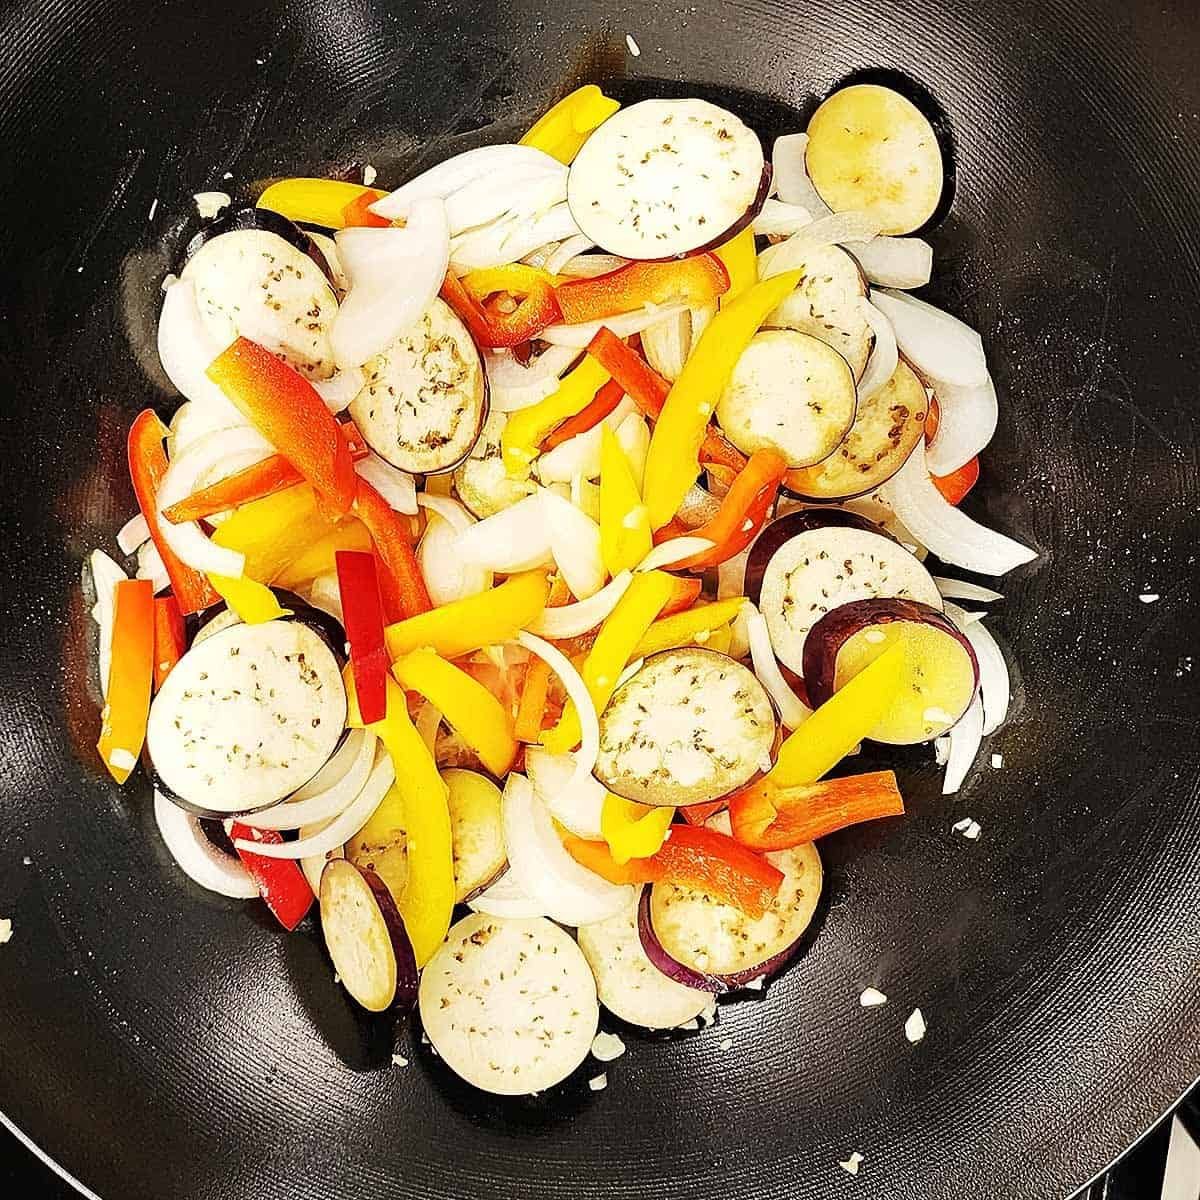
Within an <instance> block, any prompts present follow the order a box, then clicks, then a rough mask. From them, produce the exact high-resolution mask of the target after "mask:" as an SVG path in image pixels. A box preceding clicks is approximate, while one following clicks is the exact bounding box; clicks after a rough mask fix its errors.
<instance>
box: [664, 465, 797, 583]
mask: <svg viewBox="0 0 1200 1200" xmlns="http://www.w3.org/2000/svg"><path fill="white" fill-rule="evenodd" d="M787 466H788V465H787V461H786V460H785V459H784V457H783V455H781V454H778V453H777V452H776V451H774V450H756V451H755V452H754V453H753V454H752V455H751V456H750V461H749V462H748V463H747V464H746V467H745V469H744V470H743V471H741V472H740V473H739V474H738V476H737V478H736V479H735V480H734V481H733V486H732V487H731V488H730V489H729V491H728V492H726V493H725V497H724V499H723V500H722V501H721V507H720V508H719V509H718V510H717V514H716V516H714V517H713V518H712V520H711V521H706V522H705V523H704V524H703V525H701V526H700V527H699V529H694V530H692V534H693V536H695V537H701V538H707V539H708V540H709V541H710V542H712V543H713V548H712V549H711V550H704V551H702V552H701V553H699V554H693V555H692V557H691V558H685V559H684V560H683V561H682V562H678V563H676V564H675V569H676V570H683V571H702V570H704V569H705V568H706V567H715V566H716V565H717V564H718V563H723V562H725V561H727V560H728V559H731V558H733V556H734V555H735V554H740V553H741V552H742V551H743V550H745V548H746V547H747V546H748V545H750V543H751V542H752V541H753V540H754V538H755V537H756V536H757V534H758V531H759V530H760V529H761V528H762V527H763V522H764V521H766V519H767V514H768V513H769V512H770V511H771V505H772V504H774V503H775V497H776V495H777V494H778V492H779V482H780V480H781V479H783V477H784V475H786V474H787Z"/></svg>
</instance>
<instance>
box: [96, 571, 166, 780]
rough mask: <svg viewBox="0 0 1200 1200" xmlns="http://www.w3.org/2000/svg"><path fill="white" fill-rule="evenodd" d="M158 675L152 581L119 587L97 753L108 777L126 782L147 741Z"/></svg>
mask: <svg viewBox="0 0 1200 1200" xmlns="http://www.w3.org/2000/svg"><path fill="white" fill-rule="evenodd" d="M153 676H154V586H153V585H152V584H151V582H150V581H149V580H148V579H126V580H123V581H122V582H120V583H118V584H117V588H116V611H115V614H114V616H113V634H112V665H111V666H110V667H109V670H108V694H107V696H106V697H105V702H104V709H103V712H102V713H101V725H100V740H99V741H98V742H97V743H96V749H97V750H99V751H100V757H101V759H102V760H103V762H104V765H105V767H107V768H108V773H109V774H110V775H111V776H112V777H113V778H114V779H115V780H116V781H117V782H118V783H124V782H125V780H127V779H128V778H129V776H130V774H131V772H132V771H133V768H134V767H136V766H137V760H138V755H139V754H141V752H142V743H143V742H144V741H145V740H146V719H147V717H148V716H149V713H150V684H151V681H152V679H153Z"/></svg>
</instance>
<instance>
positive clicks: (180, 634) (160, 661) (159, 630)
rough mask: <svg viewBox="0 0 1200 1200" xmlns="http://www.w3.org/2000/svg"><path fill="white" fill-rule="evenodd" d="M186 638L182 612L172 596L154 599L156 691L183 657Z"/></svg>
mask: <svg viewBox="0 0 1200 1200" xmlns="http://www.w3.org/2000/svg"><path fill="white" fill-rule="evenodd" d="M186 645H187V640H186V637H185V635H184V631H183V613H181V612H180V611H179V603H178V601H177V600H176V599H175V597H174V596H156V597H155V599H154V690H155V691H156V692H157V691H158V689H159V688H160V687H162V685H163V680H164V679H166V677H167V676H168V675H169V674H170V673H171V668H172V667H174V666H175V664H176V663H177V662H178V661H179V660H180V659H181V658H182V657H183V651H184V649H185V647H186Z"/></svg>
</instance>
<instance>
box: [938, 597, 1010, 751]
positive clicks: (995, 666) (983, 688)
mask: <svg viewBox="0 0 1200 1200" xmlns="http://www.w3.org/2000/svg"><path fill="white" fill-rule="evenodd" d="M946 615H947V616H949V617H950V618H951V620H953V621H954V623H955V624H956V625H957V626H958V627H959V629H961V630H962V632H963V635H964V636H965V637H966V639H967V641H968V642H970V643H971V649H972V650H974V651H975V659H976V662H977V663H978V664H979V698H980V700H982V702H983V733H984V734H989V733H995V732H996V730H997V729H999V728H1000V726H1001V725H1003V724H1004V720H1005V718H1006V717H1007V716H1008V706H1009V703H1010V701H1011V699H1012V684H1011V681H1010V679H1009V674H1008V663H1007V661H1006V660H1005V658H1004V653H1003V651H1002V650H1001V649H1000V647H999V645H998V644H997V643H996V639H995V638H994V637H992V634H991V631H990V630H989V629H988V628H987V627H986V626H985V625H984V624H983V622H982V620H981V619H980V618H979V617H978V615H976V614H972V613H966V612H963V610H962V609H961V608H959V607H958V605H957V604H947V605H946ZM973 617H974V619H972V618H973Z"/></svg>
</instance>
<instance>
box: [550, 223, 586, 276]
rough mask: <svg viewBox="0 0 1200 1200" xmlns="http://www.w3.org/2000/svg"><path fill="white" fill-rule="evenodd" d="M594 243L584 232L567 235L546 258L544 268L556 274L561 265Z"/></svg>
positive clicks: (584, 251) (582, 252)
mask: <svg viewBox="0 0 1200 1200" xmlns="http://www.w3.org/2000/svg"><path fill="white" fill-rule="evenodd" d="M595 244H596V243H595V242H593V241H592V239H591V238H590V237H588V236H587V234H585V233H579V234H576V235H575V236H574V237H569V238H567V240H566V241H565V242H563V243H562V245H560V246H559V247H558V249H556V250H555V251H554V253H553V254H551V255H550V256H549V258H547V259H546V264H545V265H546V270H547V271H549V272H550V274H551V275H557V274H558V273H559V272H560V271H561V270H562V269H563V267H565V266H566V265H567V263H569V262H570V261H571V259H573V258H575V257H577V256H578V255H580V254H584V253H586V252H587V251H588V250H590V249H591V248H592V247H593V246H594V245H595Z"/></svg>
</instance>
